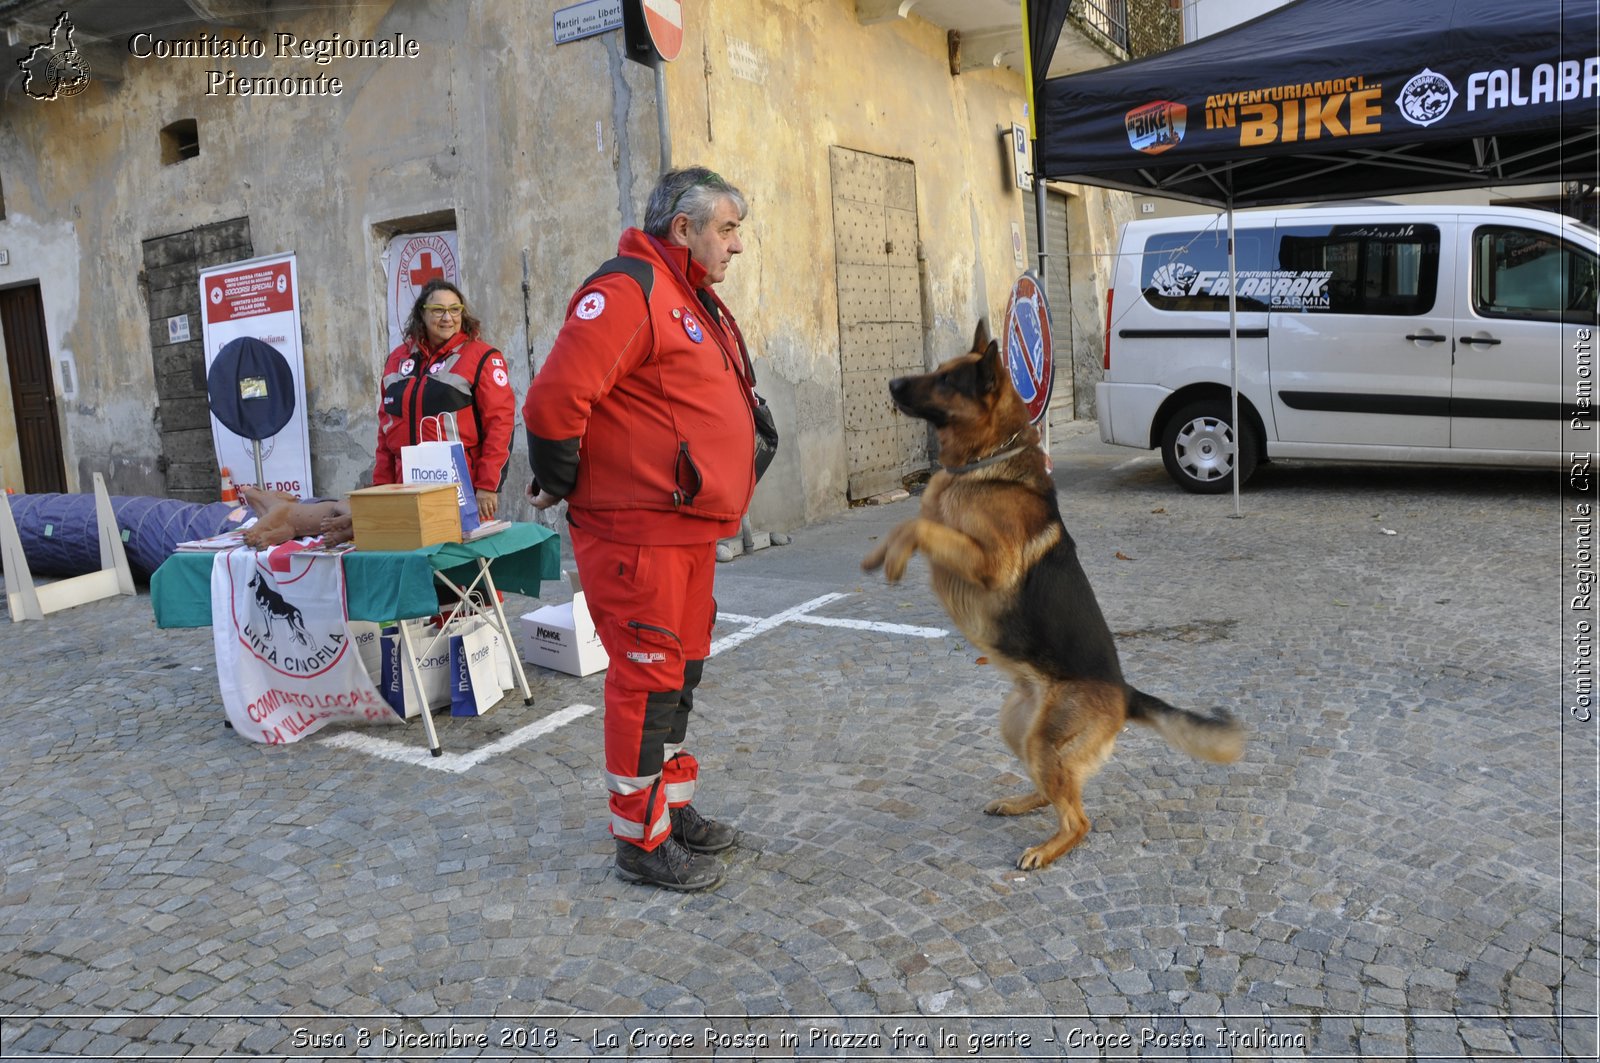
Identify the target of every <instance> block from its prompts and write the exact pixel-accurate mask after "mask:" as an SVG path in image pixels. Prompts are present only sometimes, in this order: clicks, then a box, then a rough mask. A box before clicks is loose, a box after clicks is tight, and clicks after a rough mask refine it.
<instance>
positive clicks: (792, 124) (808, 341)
mask: <svg viewBox="0 0 1600 1063" xmlns="http://www.w3.org/2000/svg"><path fill="white" fill-rule="evenodd" d="M696 15H697V17H696V18H695V19H694V20H692V21H691V22H690V23H689V25H688V26H687V27H686V30H685V41H684V47H683V54H682V56H681V57H680V58H679V60H678V61H677V62H676V63H674V64H673V65H672V66H671V67H670V68H669V70H668V79H667V86H668V99H669V113H670V118H671V140H672V149H673V161H674V162H675V163H676V164H678V165H684V164H688V163H692V162H699V163H703V164H705V165H708V166H711V167H712V168H713V169H717V170H719V171H720V172H722V173H724V174H725V175H726V176H727V177H728V178H729V180H731V181H733V182H734V183H735V184H738V185H739V186H740V187H741V188H743V189H744V190H745V191H746V192H748V193H750V200H751V203H750V218H749V220H748V221H747V223H746V230H747V235H746V240H745V248H746V251H745V254H744V255H743V256H742V258H741V259H740V260H738V261H736V262H735V263H734V266H733V268H732V269H731V270H730V271H729V274H728V280H727V281H726V282H724V284H723V285H722V290H723V295H724V298H725V299H727V301H728V303H729V305H730V306H731V307H733V309H734V311H735V313H737V314H739V319H740V323H741V325H742V326H743V327H744V331H745V335H746V338H747V339H748V340H749V341H750V345H751V347H752V354H753V355H754V356H755V359H756V371H757V376H758V378H759V380H760V385H759V386H760V389H761V391H762V393H763V395H765V397H766V398H767V399H768V401H769V402H771V403H772V404H773V407H774V411H775V414H776V416H777V418H778V423H779V428H780V431H782V432H783V434H784V439H785V442H784V444H783V447H782V448H781V449H780V452H779V455H778V458H777V460H776V461H775V462H774V464H773V467H772V468H771V469H770V470H769V471H768V473H767V476H766V478H765V479H764V480H763V481H762V484H761V486H760V488H759V489H758V490H757V493H756V500H757V501H756V505H755V506H754V507H753V508H752V517H753V518H760V517H762V516H765V517H766V519H767V521H768V523H769V524H770V525H771V526H775V527H786V526H789V525H792V524H796V523H799V522H801V521H802V520H808V519H813V518H815V517H818V516H821V515H824V514H827V513H831V512H836V511H837V510H839V509H840V508H842V507H843V505H844V504H845V496H846V482H847V457H846V454H845V451H844V439H843V435H842V431H841V424H842V419H843V408H842V382H841V369H840V361H839V358H840V355H839V347H840V343H839V317H838V299H837V294H836V289H835V284H836V270H835V265H834V238H833V216H832V198H831V197H832V190H831V177H830V171H829V164H828V149H829V147H830V146H832V145H838V146H841V147H845V148H849V149H852V150H855V151H862V152H868V153H871V154H875V155H882V156H887V157H890V158H895V159H905V160H909V161H910V162H912V163H913V164H915V166H916V182H917V224H918V236H919V240H920V243H921V247H920V249H919V258H920V259H921V261H922V266H923V270H922V273H923V277H922V289H923V290H922V298H923V314H924V322H923V324H924V328H925V330H926V331H925V342H924V348H925V355H926V362H927V364H928V365H930V366H931V365H934V364H937V363H938V362H940V361H943V360H944V359H945V358H948V357H951V356H953V355H955V354H957V353H959V352H962V351H965V350H967V348H968V346H969V345H970V340H971V337H972V330H973V326H974V325H975V324H976V322H977V320H978V319H979V318H980V317H988V318H989V319H990V320H991V322H995V323H997V322H998V318H999V316H1000V315H1002V314H1003V313H1004V310H1005V302H1006V298H1007V295H1008V294H1009V291H1010V287H1011V282H1012V280H1013V279H1014V277H1015V274H1016V272H1017V270H1016V268H1015V266H1014V265H1013V262H1012V242H1011V222H1013V221H1016V222H1017V223H1019V224H1020V223H1021V221H1022V200H1021V192H1020V191H1019V190H1018V189H1017V188H1016V187H1015V184H1014V183H1013V181H1012V178H1011V173H1010V169H1009V163H1008V158H1009V150H1010V149H1009V143H1008V142H1007V141H1004V140H1002V139H1001V132H1002V130H1008V129H1009V128H1010V126H1011V123H1012V122H1013V121H1017V122H1021V121H1024V112H1023V97H1024V88H1023V82H1022V78H1021V75H1020V74H1017V73H1015V72H1014V71H1011V70H1008V69H1005V68H998V69H994V70H977V71H969V72H966V73H962V74H959V75H952V74H951V73H950V64H949V58H948V49H947V44H946V35H945V31H944V30H943V29H941V28H939V27H937V26H935V25H933V24H931V23H928V22H925V21H923V20H921V19H917V18H915V17H912V18H907V19H895V20H890V21H888V22H884V23H880V24H877V25H873V26H861V25H860V24H859V23H858V22H857V20H856V16H855V4H854V3H853V0H820V2H818V0H809V2H808V0H706V2H704V3H702V4H700V5H698V10H697V12H696ZM757 523H758V524H759V519H758V521H757Z"/></svg>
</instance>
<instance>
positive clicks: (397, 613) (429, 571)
mask: <svg viewBox="0 0 1600 1063" xmlns="http://www.w3.org/2000/svg"><path fill="white" fill-rule="evenodd" d="M215 556H216V555H215V554H212V553H207V552H200V551H195V552H180V553H176V554H173V555H172V556H171V557H169V558H167V559H166V560H165V561H163V562H162V563H161V567H160V568H158V569H156V571H155V574H154V575H153V576H151V577H150V604H151V608H152V609H154V610H155V614H156V626H157V627H164V628H165V627H210V626H211V562H212V559H213V558H214V557H215ZM340 556H341V558H342V559H343V561H344V585H345V590H344V594H345V608H346V611H347V613H348V615H349V617H350V619H351V620H374V621H383V620H399V619H404V618H407V617H414V616H431V615H432V614H434V613H437V612H438V611H439V596H438V593H437V591H435V589H434V587H435V580H434V578H433V574H434V572H435V571H439V572H443V573H444V574H445V575H446V576H447V577H449V578H450V579H451V580H452V581H453V582H455V583H456V584H458V585H461V586H465V585H466V584H468V583H470V582H471V581H472V579H473V578H474V577H475V576H476V575H477V574H478V564H477V562H478V559H479V558H487V559H488V561H489V572H490V574H491V575H492V576H493V577H494V582H495V586H496V587H498V588H500V590H502V591H509V592H511V593H513V594H525V595H527V596H529V597H531V598H536V597H538V595H539V583H540V581H541V580H550V579H560V578H561V539H560V538H559V537H558V536H557V535H556V533H555V532H553V531H551V530H550V529H549V528H546V527H544V526H543V525H541V524H513V525H511V527H509V528H507V529H506V530H505V531H502V532H497V533H496V534H494V535H488V536H485V537H484V538H482V539H478V540H476V541H474V542H470V543H437V544H435V545H433V546H425V547H423V548H422V549H420V550H351V551H349V552H348V553H345V554H341V555H340Z"/></svg>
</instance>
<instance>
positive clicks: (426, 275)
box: [411, 251, 444, 288]
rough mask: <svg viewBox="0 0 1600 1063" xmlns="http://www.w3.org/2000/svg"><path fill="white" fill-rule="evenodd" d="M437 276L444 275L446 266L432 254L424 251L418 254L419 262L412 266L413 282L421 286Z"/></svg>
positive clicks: (415, 285) (441, 276)
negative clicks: (438, 261)
mask: <svg viewBox="0 0 1600 1063" xmlns="http://www.w3.org/2000/svg"><path fill="white" fill-rule="evenodd" d="M435 277H439V278H443V277H444V267H443V266H440V265H438V264H437V263H435V262H434V259H433V255H432V254H430V253H429V252H427V251H424V252H422V254H420V255H418V256H417V264H416V265H414V266H412V267H411V283H412V285H413V286H414V287H417V288H420V287H422V286H423V285H424V284H427V283H428V282H429V281H431V280H433V279H434V278H435Z"/></svg>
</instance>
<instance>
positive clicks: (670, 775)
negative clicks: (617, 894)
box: [522, 167, 758, 890]
mask: <svg viewBox="0 0 1600 1063" xmlns="http://www.w3.org/2000/svg"><path fill="white" fill-rule="evenodd" d="M745 212H746V206H745V200H744V196H743V195H742V194H741V193H740V192H739V190H738V189H737V188H735V187H734V186H733V185H731V184H729V183H728V182H727V181H725V180H724V179H723V178H722V177H721V176H720V175H718V174H716V173H713V172H712V171H710V170H707V169H705V168H704V167H690V168H687V169H683V170H674V171H671V172H670V173H667V174H665V175H663V176H662V178H661V180H660V181H659V182H658V183H657V184H656V187H655V190H654V191H653V192H652V193H651V195H650V201H649V204H648V205H647V207H646V209H645V223H644V229H643V230H642V231H641V230H639V229H631V228H630V229H628V230H627V231H625V232H624V233H623V234H622V239H621V241H620V242H619V244H618V247H617V251H618V256H619V257H617V258H614V259H612V260H611V261H609V262H607V263H606V264H605V265H603V266H602V267H601V268H600V270H599V271H598V272H596V273H595V274H594V275H593V276H591V277H590V278H589V279H588V280H587V281H585V282H584V283H583V284H582V285H581V286H580V287H579V288H578V290H577V292H576V294H574V295H573V297H572V300H571V301H570V302H569V303H568V304H567V319H566V322H565V323H564V324H563V325H562V327H561V332H560V334H559V335H557V337H556V341H555V346H554V347H553V348H552V349H551V351H550V356H549V358H548V359H546V361H545V363H544V365H543V366H542V367H541V368H540V370H539V372H538V374H537V376H535V378H534V380H533V384H532V386H530V387H529V389H528V396H527V400H526V401H525V403H524V404H523V408H522V418H523V424H525V425H526V426H527V430H528V453H529V456H530V459H531V461H532V464H533V474H534V483H533V486H532V487H530V489H529V494H530V496H533V501H534V505H535V506H537V507H538V508H540V509H544V508H547V507H548V506H550V505H553V504H554V503H555V502H557V501H558V500H560V499H563V498H564V499H566V501H567V524H568V527H569V528H570V531H571V536H572V551H573V554H574V555H575V557H576V559H577V562H578V571H579V575H580V576H581V577H582V579H583V588H584V591H585V592H586V594H587V597H588V601H589V611H590V613H591V614H592V615H593V617H594V621H595V626H596V628H597V629H598V631H599V634H600V641H601V642H602V643H604V645H605V648H606V652H607V653H608V654H609V655H610V658H611V664H610V668H609V670H608V671H607V673H606V682H605V709H606V711H605V760H606V789H607V790H608V791H609V792H610V804H611V833H612V834H613V835H614V836H615V837H616V843H617V863H616V867H617V873H618V874H619V875H620V876H621V877H623V878H625V879H628V880H629V881H634V882H645V883H649V884H651V885H656V886H662V887H665V888H667V889H676V890H697V889H705V888H708V887H711V886H715V885H716V884H717V883H719V882H721V881H722V869H721V866H720V864H719V863H718V862H717V861H716V860H714V859H712V858H711V857H710V856H709V855H706V854H709V853H714V852H718V851H720V850H723V849H726V848H728V847H729V846H731V845H732V844H733V843H734V838H735V833H734V830H733V828H731V827H729V826H727V825H726V824H722V823H718V822H716V821H714V820H711V819H707V818H706V817H704V816H702V815H701V814H700V813H699V812H697V811H696V810H695V808H694V806H693V805H692V804H690V800H691V799H692V798H693V797H694V793H695V787H696V782H697V779H698V776H699V766H698V764H697V763H696V761H695V758H694V757H693V756H692V755H690V754H689V753H688V751H687V750H685V749H684V747H683V742H684V738H685V735H686V732H687V728H688V724H689V713H690V710H691V709H692V708H693V707H694V690H695V687H696V685H697V684H698V683H699V682H700V677H701V673H702V669H703V667H704V664H705V658H706V655H707V654H708V653H709V652H710V649H711V628H712V624H713V623H714V622H715V620H716V602H715V601H714V600H713V598H712V581H713V575H714V572H715V569H716V545H717V540H718V539H722V538H726V537H727V536H730V535H733V534H735V533H736V532H737V531H738V529H739V522H740V517H741V516H742V515H743V514H744V512H745V510H746V508H747V507H748V506H749V503H750V496H751V494H752V492H753V491H754V490H755V484H756V469H755V449H756V428H755V411H756V409H757V403H758V400H757V398H756V396H755V391H754V384H755V379H754V371H753V369H752V367H751V365H750V359H749V355H748V354H747V353H746V351H745V347H744V341H743V339H742V337H741V336H740V335H739V328H738V325H737V324H735V322H734V320H733V315H732V314H730V313H729V312H728V309H727V307H725V306H724V305H723V304H722V301H721V300H720V299H718V298H717V296H716V294H715V293H714V292H712V290H711V286H712V285H713V284H716V283H718V282H719V281H721V280H722V279H723V277H724V276H725V275H726V274H727V270H728V263H729V262H731V261H732V260H733V256H734V255H737V254H739V253H740V252H741V251H743V250H744V245H743V244H742V243H741V242H740V238H739V223H740V222H741V221H742V220H743V219H744V216H745Z"/></svg>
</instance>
